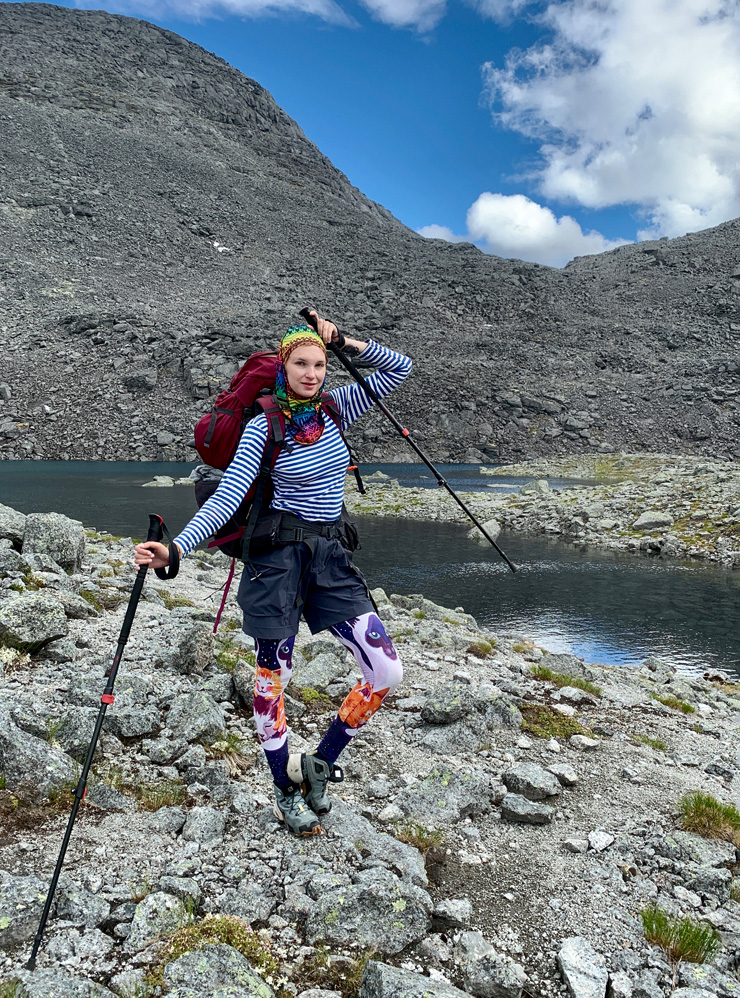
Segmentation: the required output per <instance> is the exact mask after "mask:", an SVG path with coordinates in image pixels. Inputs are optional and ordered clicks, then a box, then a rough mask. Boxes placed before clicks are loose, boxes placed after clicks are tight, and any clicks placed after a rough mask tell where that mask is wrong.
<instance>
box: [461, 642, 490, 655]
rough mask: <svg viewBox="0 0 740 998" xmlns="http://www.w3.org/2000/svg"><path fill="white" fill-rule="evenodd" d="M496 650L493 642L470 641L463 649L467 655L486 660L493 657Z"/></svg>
mask: <svg viewBox="0 0 740 998" xmlns="http://www.w3.org/2000/svg"><path fill="white" fill-rule="evenodd" d="M495 650H496V646H495V643H494V642H493V641H482V640H481V641H471V642H470V644H469V645H468V647H467V648H466V649H465V653H466V654H467V655H475V657H476V658H488V657H489V656H491V655H493V654H494V652H495Z"/></svg>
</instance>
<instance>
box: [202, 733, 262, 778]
mask: <svg viewBox="0 0 740 998" xmlns="http://www.w3.org/2000/svg"><path fill="white" fill-rule="evenodd" d="M203 747H204V748H205V750H206V755H207V756H208V758H209V759H224V760H225V761H226V764H227V765H228V767H229V775H230V776H231V777H232V778H233V779H238V778H239V776H241V774H242V773H246V772H247V770H249V769H251V768H252V766H253V765H254V755H253V754H251V753H249V754H246V752H245V749H247V748H248V746H247V743H246V742H245V741H244V740H243V739H242V737H241V735H239V734H237V732H236V731H223V732H222V733H221V734H220V735H219V736H218V738H216V740H215V741H213V742H203Z"/></svg>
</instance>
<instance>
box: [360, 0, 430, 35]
mask: <svg viewBox="0 0 740 998" xmlns="http://www.w3.org/2000/svg"><path fill="white" fill-rule="evenodd" d="M361 3H362V5H363V6H364V7H367V9H368V10H369V11H370V13H371V14H372V15H373V16H374V17H375V18H376V19H377V20H378V21H382V22H383V23H384V24H390V25H391V26H392V27H394V28H417V29H418V30H419V31H429V30H431V29H432V28H433V27H434V26H435V25H436V24H438V23H439V21H440V20H441V19H442V18H443V17H444V14H445V8H446V6H447V0H361Z"/></svg>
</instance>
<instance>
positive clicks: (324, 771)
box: [288, 752, 344, 817]
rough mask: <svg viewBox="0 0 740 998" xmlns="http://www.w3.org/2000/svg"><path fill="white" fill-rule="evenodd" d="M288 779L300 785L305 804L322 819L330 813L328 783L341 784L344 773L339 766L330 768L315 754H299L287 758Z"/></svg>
mask: <svg viewBox="0 0 740 998" xmlns="http://www.w3.org/2000/svg"><path fill="white" fill-rule="evenodd" d="M288 778H289V779H291V780H293V782H294V783H300V784H301V785H302V788H303V793H304V796H305V798H306V803H307V804H308V806H309V807H310V808H311V810H312V811H313V813H314V814H318V815H319V817H322V816H323V815H325V814H328V813H329V811H331V801H330V800H329V795H328V793H327V789H328V786H329V784H330V783H341V782H342V780H343V779H344V773H343V772H342V769H341V767H340V766H337V765H336V764H335V765H333V766H330V765H329V763H328V762H324V760H323V759H320V758H319V757H318V756H317V755H316V753H315V752H301V754H300V755H298V754H297V753H294V754H293V755H291V756H290V757H289V759H288Z"/></svg>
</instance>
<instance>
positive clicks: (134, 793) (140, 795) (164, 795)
mask: <svg viewBox="0 0 740 998" xmlns="http://www.w3.org/2000/svg"><path fill="white" fill-rule="evenodd" d="M98 778H99V779H100V781H101V782H102V783H105V784H107V786H109V787H113V789H114V790H118V792H119V793H122V794H125V795H126V796H127V797H132V798H133V799H134V800H135V801H136V802H137V803H138V804H139V805H140V807H141V808H142V809H143V810H144V811H158V810H159V809H160V807H179V806H180V805H181V804H184V803H185V800H186V799H187V796H188V788H187V786H186V785H185V784H184V783H183V781H182V780H170V779H166V778H162V779H160V780H152V781H145V780H136V779H132V778H131V777H129V776H126V775H125V774H124V771H123V768H122V767H121V766H109V767H108V769H107V770H105V771H104V772H103V773H101V774H98Z"/></svg>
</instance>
